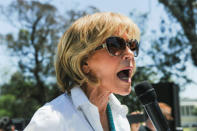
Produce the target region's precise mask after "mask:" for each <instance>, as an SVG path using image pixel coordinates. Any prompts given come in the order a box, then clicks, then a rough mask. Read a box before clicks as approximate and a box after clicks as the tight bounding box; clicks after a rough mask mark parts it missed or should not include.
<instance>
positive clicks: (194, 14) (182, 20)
mask: <svg viewBox="0 0 197 131" xmlns="http://www.w3.org/2000/svg"><path fill="white" fill-rule="evenodd" d="M159 2H160V3H162V4H163V5H164V7H165V8H166V10H167V11H168V12H169V16H171V17H173V18H175V19H176V20H177V22H178V23H179V24H180V25H181V27H182V30H183V34H184V36H185V37H186V38H187V40H188V43H186V44H187V45H190V46H191V49H190V54H191V58H192V60H193V63H194V65H195V66H197V53H196V52H197V1H196V0H159Z"/></svg>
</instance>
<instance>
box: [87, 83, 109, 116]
mask: <svg viewBox="0 0 197 131" xmlns="http://www.w3.org/2000/svg"><path fill="white" fill-rule="evenodd" d="M102 89H103V88H102V87H91V86H88V87H87V88H86V91H85V93H86V95H87V97H88V99H89V100H90V101H91V103H92V104H94V105H95V106H97V108H98V110H99V113H100V115H102V114H105V112H106V108H107V104H108V101H109V95H110V94H111V92H109V91H103V90H102Z"/></svg>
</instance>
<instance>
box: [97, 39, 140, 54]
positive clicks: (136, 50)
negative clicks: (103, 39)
mask: <svg viewBox="0 0 197 131" xmlns="http://www.w3.org/2000/svg"><path fill="white" fill-rule="evenodd" d="M112 37H117V36H112ZM112 37H109V38H112ZM118 38H121V37H118ZM107 39H108V38H107ZM121 39H123V38H121ZM123 40H124V39H123ZM133 41H135V42H136V49H135V50H134V51H133V50H132V49H130V48H129V49H130V50H131V51H132V52H136V53H134V57H137V56H138V54H139V43H138V41H137V40H136V39H131V40H129V42H126V41H125V40H124V42H125V44H126V46H128V47H129V46H130V45H131V44H130V43H131V42H133ZM102 48H106V49H107V52H108V53H109V54H110V55H111V56H119V55H114V54H112V53H111V52H110V51H109V49H108V48H109V47H108V46H107V43H103V44H102V45H99V46H98V47H97V48H96V49H95V50H99V49H102ZM120 55H121V54H120Z"/></svg>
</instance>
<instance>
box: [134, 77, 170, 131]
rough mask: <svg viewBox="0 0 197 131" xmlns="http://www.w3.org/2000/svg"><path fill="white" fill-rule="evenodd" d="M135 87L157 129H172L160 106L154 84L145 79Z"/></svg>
mask: <svg viewBox="0 0 197 131" xmlns="http://www.w3.org/2000/svg"><path fill="white" fill-rule="evenodd" d="M134 89H135V93H136V95H137V97H138V98H139V100H140V101H141V103H142V104H143V107H144V109H145V111H146V113H147V114H148V116H149V118H150V119H151V121H152V123H153V125H154V127H155V129H156V130H157V131H171V129H170V128H169V126H168V123H167V120H166V118H165V117H164V116H163V114H162V112H161V109H160V108H159V105H158V101H157V95H156V92H155V90H154V88H153V87H152V85H151V84H149V83H148V82H147V81H144V82H142V83H139V84H137V85H136V86H135V87H134Z"/></svg>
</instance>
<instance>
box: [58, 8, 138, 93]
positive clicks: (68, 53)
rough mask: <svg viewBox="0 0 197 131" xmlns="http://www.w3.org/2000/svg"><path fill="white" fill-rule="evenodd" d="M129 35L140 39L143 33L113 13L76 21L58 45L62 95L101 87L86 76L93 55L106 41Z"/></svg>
mask: <svg viewBox="0 0 197 131" xmlns="http://www.w3.org/2000/svg"><path fill="white" fill-rule="evenodd" d="M125 32H126V36H127V38H128V39H136V40H138V41H139V39H140V31H139V29H138V27H137V25H135V24H134V23H133V22H132V21H131V20H130V19H129V18H128V17H126V16H123V15H120V14H117V13H111V12H103V13H95V14H93V15H87V16H84V17H82V18H80V19H78V20H77V21H75V22H74V23H73V24H72V25H71V27H70V28H69V29H68V30H67V31H66V32H65V33H64V35H63V36H62V38H61V39H60V42H59V44H58V52H57V56H56V61H55V70H56V77H57V83H58V85H59V87H60V89H61V90H62V91H67V92H69V91H70V89H71V88H72V87H73V86H75V85H80V86H82V85H83V84H84V83H87V82H88V83H91V84H95V85H96V84H98V81H97V80H96V79H94V78H91V77H90V76H88V75H86V74H84V72H83V71H82V68H81V67H82V65H83V64H84V62H85V61H86V60H87V59H88V56H89V55H90V54H91V52H92V51H93V50H94V49H95V48H96V47H97V46H98V45H100V44H101V43H102V42H103V41H104V40H105V39H106V38H108V37H110V36H112V35H114V34H117V33H118V35H119V36H121V35H123V34H124V33H125Z"/></svg>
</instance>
